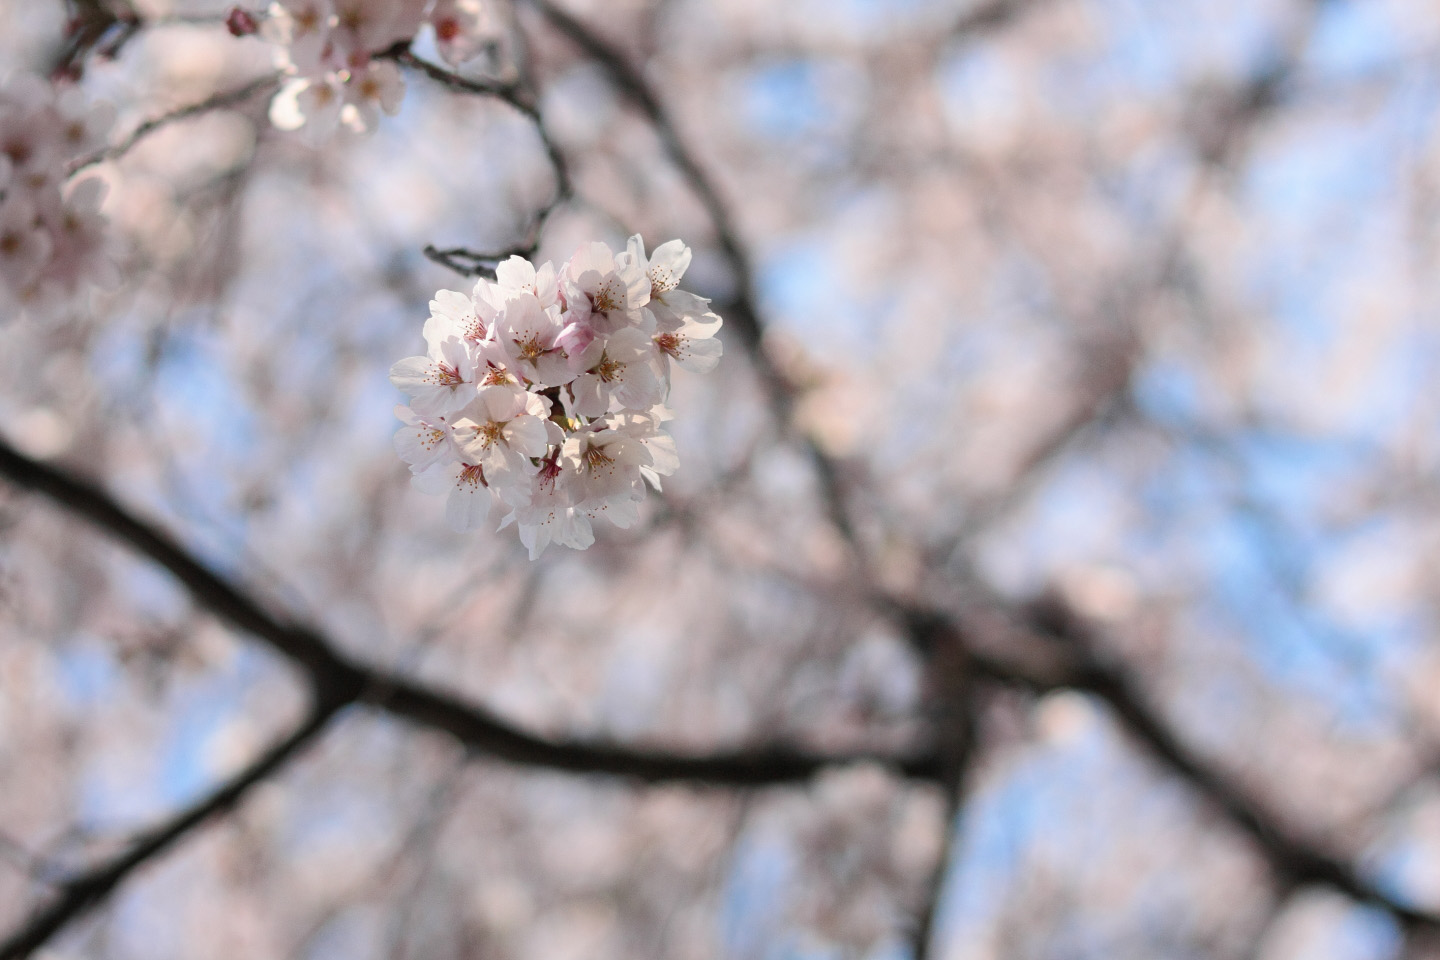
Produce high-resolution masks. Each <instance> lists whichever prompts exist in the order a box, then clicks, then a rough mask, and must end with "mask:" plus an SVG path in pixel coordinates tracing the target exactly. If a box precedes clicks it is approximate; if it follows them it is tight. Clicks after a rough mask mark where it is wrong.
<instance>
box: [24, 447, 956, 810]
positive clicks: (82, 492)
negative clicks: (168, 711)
mask: <svg viewBox="0 0 1440 960" xmlns="http://www.w3.org/2000/svg"><path fill="white" fill-rule="evenodd" d="M0 476H4V477H6V478H8V479H9V480H11V481H12V482H13V483H15V484H17V485H18V486H21V487H24V488H26V489H29V490H34V491H36V492H38V493H43V494H44V495H46V496H47V497H49V498H50V499H52V500H54V501H55V502H56V503H58V504H59V505H60V506H62V507H64V508H66V509H67V510H69V511H71V512H73V513H76V514H79V515H81V516H83V517H85V518H86V519H88V520H90V521H91V522H93V523H95V524H96V525H97V526H99V527H100V528H101V529H103V530H105V531H106V532H107V533H109V534H110V535H111V536H113V537H115V538H116V539H117V540H120V541H122V542H124V543H126V544H128V545H130V546H131V547H133V548H134V549H136V550H137V551H138V552H140V553H142V554H144V555H145V556H147V557H149V558H150V559H151V560H153V561H155V562H156V563H158V564H160V565H161V566H163V567H164V568H165V569H167V570H169V571H170V572H171V573H173V574H174V575H175V576H176V577H177V578H178V579H179V580H180V581H181V582H182V583H183V584H185V586H186V587H187V588H188V589H189V590H190V592H191V595H192V596H193V597H194V598H195V599H196V601H197V602H199V603H200V604H201V605H202V606H204V607H205V608H206V609H208V610H209V611H210V612H211V613H213V614H215V615H216V616H218V617H220V618H221V619H223V620H226V621H228V622H229V623H231V624H232V625H234V626H235V627H238V628H239V629H241V630H243V631H244V632H246V633H249V634H251V635H253V636H255V637H257V638H258V639H260V640H262V641H264V642H265V643H266V644H268V645H269V646H270V647H271V648H272V649H274V650H275V651H276V652H277V653H280V654H281V655H283V656H284V657H286V658H287V659H289V660H291V661H292V662H294V663H295V665H296V666H298V667H300V668H301V670H303V671H304V672H305V674H306V675H307V676H308V677H309V678H310V680H311V682H312V684H313V686H314V688H315V692H316V699H317V702H319V703H322V704H326V705H329V706H330V707H332V708H333V707H336V706H341V705H344V704H348V703H355V702H360V701H363V702H366V703H369V704H371V705H372V706H374V707H376V708H378V709H380V710H383V711H385V712H387V713H390V714H393V715H395V716H397V717H403V718H405V719H408V720H410V721H412V722H415V723H418V724H421V725H423V726H428V727H432V728H434V729H437V730H442V731H445V732H447V733H450V734H452V735H453V736H455V737H456V738H457V739H459V740H460V741H462V742H463V743H465V744H466V745H468V746H470V747H473V748H475V749H478V750H480V751H482V752H484V753H488V754H490V755H492V756H495V757H499V758H501V759H505V760H509V761H512V762H515V763H520V764H526V765H531V766H540V767H549V768H552V769H557V770H567V771H572V772H585V773H602V774H609V775H613V776H623V777H633V778H635V779H638V780H644V781H650V782H659V781H667V780H688V781H695V782H708V783H713V784H717V785H722V786H758V785H762V784H767V783H783V782H786V781H792V780H799V779H803V778H805V777H808V776H809V775H811V774H812V773H814V772H815V771H817V770H819V769H820V768H822V767H825V766H829V765H833V764H838V763H848V762H852V761H857V760H869V761H876V762H880V763H886V764H888V765H890V766H892V767H894V768H895V769H897V770H899V771H901V772H903V773H906V774H910V775H914V776H920V777H931V776H934V775H935V771H936V769H937V765H936V761H934V760H933V759H932V758H931V757H930V756H929V755H928V754H923V753H922V754H914V755H908V756H903V757H887V756H884V755H873V754H846V755H828V754H813V753H806V752H804V751H798V750H792V749H789V748H783V747H782V748H752V749H741V750H736V751H730V752H726V753H722V754H716V755H708V756H685V755H676V754H671V753H661V752H652V751H644V750H633V749H628V748H624V747H620V746H616V745H611V744H605V743H592V742H584V741H555V740H547V739H544V738H542V737H537V736H534V735H531V734H528V733H525V732H523V731H521V730H518V729H516V728H515V727H513V726H511V725H509V724H507V723H506V722H504V721H503V720H501V719H499V718H497V717H495V716H493V715H491V714H490V713H489V712H488V711H486V710H485V709H484V708H482V707H478V706H475V705H472V704H468V703H464V702H462V701H460V700H458V699H456V698H454V697H451V696H449V695H447V694H445V693H441V692H437V691H433V690H429V689H426V688H424V687H422V686H420V685H418V684H416V683H413V682H412V681H410V680H407V679H405V678H403V677H398V676H394V675H390V674H387V673H385V672H382V671H378V670H374V669H372V668H369V667H366V666H364V665H361V664H358V663H355V662H354V661H352V660H351V659H349V658H348V657H347V656H345V655H344V654H342V653H340V652H339V650H338V648H337V647H336V646H335V644H334V643H333V642H332V641H330V640H329V639H328V638H325V637H323V636H322V635H321V634H320V633H318V632H317V631H315V630H313V629H310V628H307V627H300V626H294V625H287V624H285V623H282V622H281V621H280V620H279V619H277V618H276V617H274V616H272V615H271V614H270V613H268V612H267V611H266V610H265V609H264V608H263V607H262V605H261V604H260V603H259V602H257V601H256V600H255V599H253V598H252V597H250V596H249V595H248V594H246V593H245V592H244V591H242V590H241V589H240V588H238V587H235V586H233V585H232V584H230V583H229V582H227V581H226V580H225V579H224V578H222V577H221V576H220V575H219V574H217V573H215V572H213V571H211V570H210V569H209V568H207V567H206V566H204V565H203V564H202V563H200V561H198V560H196V559H195V558H194V557H193V556H192V555H191V554H190V553H188V552H187V551H185V550H184V549H183V548H182V547H179V546H177V545H176V544H175V542H174V541H173V540H171V539H170V538H169V537H167V536H166V535H165V534H163V533H161V532H160V531H158V530H156V529H155V528H154V527H152V526H151V525H149V524H147V523H145V522H144V521H141V520H139V519H137V518H136V517H134V516H133V515H131V514H130V513H129V512H128V511H127V510H125V508H123V507H121V506H120V505H119V504H117V503H116V502H115V501H114V500H113V499H111V498H110V496H109V495H108V494H106V493H104V492H103V491H101V490H99V489H98V488H96V487H94V486H91V485H90V484H88V483H86V482H84V481H81V480H77V479H75V478H73V477H71V476H69V475H67V474H65V473H63V472H62V471H60V470H57V469H55V468H54V467H51V466H48V465H46V464H42V463H39V462H38V461H35V460H32V459H31V458H29V457H26V456H25V455H24V454H21V453H20V452H18V451H17V450H15V449H14V448H12V447H10V446H9V445H8V444H6V443H5V442H4V441H0Z"/></svg>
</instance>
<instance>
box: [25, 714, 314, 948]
mask: <svg viewBox="0 0 1440 960" xmlns="http://www.w3.org/2000/svg"><path fill="white" fill-rule="evenodd" d="M334 712H335V711H334V708H333V707H332V708H325V707H316V708H315V709H313V710H312V711H311V713H310V715H309V716H307V717H306V718H305V720H304V721H303V722H302V723H301V724H300V726H299V727H298V728H297V729H296V730H295V732H293V733H291V734H290V735H289V736H288V737H286V738H285V739H284V740H281V741H280V742H279V743H277V744H275V746H273V747H271V748H270V749H269V750H268V751H267V752H265V753H264V754H262V755H261V756H260V757H259V758H257V759H256V760H255V761H254V762H253V763H251V764H250V766H248V767H246V768H245V769H244V770H242V771H240V772H239V773H238V774H236V775H235V776H234V777H232V778H231V779H230V780H228V781H226V782H225V783H224V784H222V785H221V786H220V787H219V788H217V789H216V790H215V791H214V792H212V793H211V794H209V795H208V796H206V797H202V798H201V799H199V800H197V801H196V802H195V803H193V804H192V805H191V806H189V807H187V808H185V809H184V810H182V811H180V812H179V813H177V814H176V815H175V816H174V817H173V818H172V819H170V820H169V821H168V822H166V823H163V824H161V825H159V826H157V827H155V828H154V829H152V830H150V831H149V832H148V833H146V834H144V835H143V836H141V837H140V838H139V839H138V840H136V841H135V842H134V843H133V844H131V846H130V847H129V849H127V850H126V851H125V852H123V853H121V854H119V855H118V856H116V857H115V858H113V859H111V860H109V861H107V862H105V863H102V864H100V865H98V866H96V867H93V868H91V869H89V870H87V871H85V872H84V873H82V874H80V875H79V876H77V877H75V878H74V879H72V880H68V881H66V882H65V883H62V884H60V889H59V892H58V893H57V894H56V896H55V898H54V899H53V900H51V901H50V902H49V903H48V904H46V905H45V906H43V907H41V908H40V909H39V910H37V911H36V912H35V913H34V914H32V915H31V917H30V919H29V920H27V921H26V922H25V923H24V924H23V925H22V926H21V927H20V928H19V929H18V930H16V931H15V932H14V933H12V934H11V935H10V936H9V937H7V938H6V939H5V940H4V941H0V960H20V958H23V957H28V956H29V955H30V954H31V953H33V952H35V951H36V950H38V949H39V948H40V947H42V946H44V945H45V944H46V943H47V942H48V941H49V940H50V938H51V937H53V936H54V935H55V934H56V933H58V932H59V931H60V930H62V929H64V928H65V927H66V926H67V925H69V924H70V923H73V922H74V921H75V920H78V919H79V918H80V917H81V916H83V915H84V914H86V913H87V912H89V911H90V910H91V909H93V908H94V907H96V906H97V905H99V904H100V903H102V902H103V901H104V900H105V899H106V898H107V897H108V896H109V895H110V894H111V893H112V892H113V891H114V890H115V888H116V887H118V886H119V885H120V884H121V882H123V881H124V880H125V878H126V877H128V876H129V875H130V874H131V873H132V872H134V871H135V870H136V869H137V868H138V867H140V866H142V865H143V864H145V863H146V862H148V861H150V860H153V859H156V858H157V857H159V856H160V855H161V854H162V853H164V852H165V851H166V850H168V849H169V848H170V847H171V846H172V845H174V844H175V843H176V842H177V841H179V840H180V839H182V838H183V837H185V836H186V835H187V834H189V833H190V832H192V831H193V830H195V829H196V828H197V827H199V826H200V825H201V824H203V823H205V822H206V821H207V820H209V819H210V818H211V817H213V816H215V815H216V814H218V813H221V812H222V811H225V810H228V809H230V808H231V807H233V806H234V805H235V804H236V803H238V802H239V801H240V800H241V799H243V798H244V797H245V795H246V794H247V793H248V792H249V791H250V788H251V787H254V786H255V785H256V784H258V783H260V782H261V781H263V780H265V779H266V778H267V777H269V776H271V775H272V774H274V773H275V772H276V771H278V770H279V769H280V768H281V767H283V766H284V765H285V763H286V762H287V761H288V760H290V759H291V758H292V757H294V756H295V755H296V754H297V753H298V752H299V751H300V750H301V749H302V748H304V747H305V746H306V745H307V744H309V743H310V742H311V741H312V740H314V739H315V738H316V737H317V736H319V734H320V732H321V731H323V730H324V729H325V725H326V724H327V723H328V722H329V720H330V718H331V717H332V716H333V715H334Z"/></svg>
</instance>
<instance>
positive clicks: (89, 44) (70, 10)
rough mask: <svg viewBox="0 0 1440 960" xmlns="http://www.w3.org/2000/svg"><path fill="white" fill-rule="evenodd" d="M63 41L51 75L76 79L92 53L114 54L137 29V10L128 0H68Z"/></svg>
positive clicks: (103, 55) (112, 55) (138, 23)
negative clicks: (67, 18)
mask: <svg viewBox="0 0 1440 960" xmlns="http://www.w3.org/2000/svg"><path fill="white" fill-rule="evenodd" d="M65 6H66V12H67V14H68V15H69V22H68V23H67V24H66V28H65V41H64V43H63V44H62V45H61V47H60V50H59V52H58V53H57V54H56V55H55V57H54V59H53V61H52V63H51V68H50V72H51V74H52V75H53V76H54V77H57V78H58V77H69V78H71V79H79V78H80V76H81V74H83V73H84V72H85V61H86V60H87V59H89V58H90V56H91V55H92V54H94V55H96V56H101V57H114V56H116V55H117V54H119V53H120V51H121V49H122V48H123V47H124V46H125V44H127V43H129V42H130V40H131V38H133V37H134V36H135V35H136V34H137V33H139V32H140V29H141V26H142V23H141V19H140V13H139V11H137V10H136V9H135V7H134V5H133V4H132V3H130V0H68V2H67V3H66V4H65Z"/></svg>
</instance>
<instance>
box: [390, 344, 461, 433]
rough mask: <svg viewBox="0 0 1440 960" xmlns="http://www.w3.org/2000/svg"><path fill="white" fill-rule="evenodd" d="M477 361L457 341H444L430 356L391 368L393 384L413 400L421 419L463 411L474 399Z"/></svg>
mask: <svg viewBox="0 0 1440 960" xmlns="http://www.w3.org/2000/svg"><path fill="white" fill-rule="evenodd" d="M475 367H476V365H475V357H474V355H473V354H471V352H470V350H469V349H468V348H467V347H466V346H465V344H464V343H463V342H462V341H460V340H459V339H457V338H455V337H448V338H446V339H445V340H442V341H441V342H440V343H439V345H438V347H433V348H431V350H430V353H429V355H428V356H424V357H406V358H405V359H404V360H401V361H399V362H398V363H396V364H395V365H394V366H393V367H391V368H390V382H391V383H393V384H395V386H397V387H399V388H400V389H401V390H403V391H405V392H406V393H407V394H409V396H410V407H411V409H412V410H414V411H415V413H416V414H417V415H419V416H422V417H432V416H444V415H446V414H451V413H455V412H457V411H459V410H462V409H464V408H465V407H466V405H468V404H469V403H470V401H472V400H474V399H475V394H476V390H477V385H476V382H475V376H476V368H475Z"/></svg>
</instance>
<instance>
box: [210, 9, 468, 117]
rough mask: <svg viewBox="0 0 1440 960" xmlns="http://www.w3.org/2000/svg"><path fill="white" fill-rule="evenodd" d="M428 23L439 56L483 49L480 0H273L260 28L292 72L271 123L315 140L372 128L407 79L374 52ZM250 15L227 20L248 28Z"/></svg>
mask: <svg viewBox="0 0 1440 960" xmlns="http://www.w3.org/2000/svg"><path fill="white" fill-rule="evenodd" d="M424 23H429V24H431V25H432V26H433V28H434V30H435V42H436V46H437V48H438V49H439V51H440V56H441V57H443V58H444V59H445V61H446V62H447V63H449V64H450V65H451V66H454V67H458V66H460V65H461V64H462V63H464V62H465V61H467V60H470V59H471V58H473V57H474V56H475V55H476V54H477V53H479V52H480V50H481V48H482V46H483V44H484V43H485V37H484V34H483V32H482V31H483V28H484V25H485V18H484V10H483V8H482V7H481V5H480V0H278V2H276V3H272V4H271V5H270V10H269V15H268V16H267V17H266V18H265V19H264V22H263V23H262V24H260V25H259V27H258V29H259V32H260V34H261V35H262V36H264V37H265V38H267V39H269V40H270V41H272V42H273V43H275V44H276V45H277V46H276V65H277V66H278V67H279V68H280V69H282V70H283V71H285V73H286V74H288V76H289V79H288V80H287V81H286V82H285V84H284V86H282V87H281V88H280V91H279V92H278V93H277V94H276V95H275V98H274V99H273V100H272V101H271V102H270V122H271V123H273V124H274V125H275V126H277V127H279V128H280V129H282V130H297V129H300V128H301V127H304V128H305V132H306V134H307V136H308V137H309V138H310V139H311V140H313V141H315V142H320V141H323V140H325V139H326V138H328V137H329V136H330V135H331V134H332V133H334V132H335V130H336V128H337V127H339V126H340V125H341V124H344V125H345V127H347V128H348V129H351V130H354V131H356V132H360V133H363V132H367V131H370V130H373V129H374V128H375V125H376V124H377V123H378V122H379V120H380V114H381V113H382V112H384V113H386V114H389V115H391V116H394V115H395V113H396V112H397V111H399V109H400V101H401V100H402V99H403V98H404V96H405V81H404V78H402V77H401V75H400V69H399V68H398V67H397V66H396V65H395V64H394V62H392V61H390V60H386V59H377V58H376V55H377V54H379V53H382V52H384V51H386V50H389V49H391V48H392V47H394V46H395V45H396V44H397V43H406V42H408V41H410V40H412V39H413V38H414V37H415V34H416V33H417V32H419V30H420V27H421V25H422V24H424ZM252 29H254V27H253V19H252V18H250V17H248V15H247V16H246V18H245V19H244V20H238V21H237V20H236V19H235V18H234V17H233V16H232V19H231V31H232V32H236V33H244V32H249V31H250V30H252Z"/></svg>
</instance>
